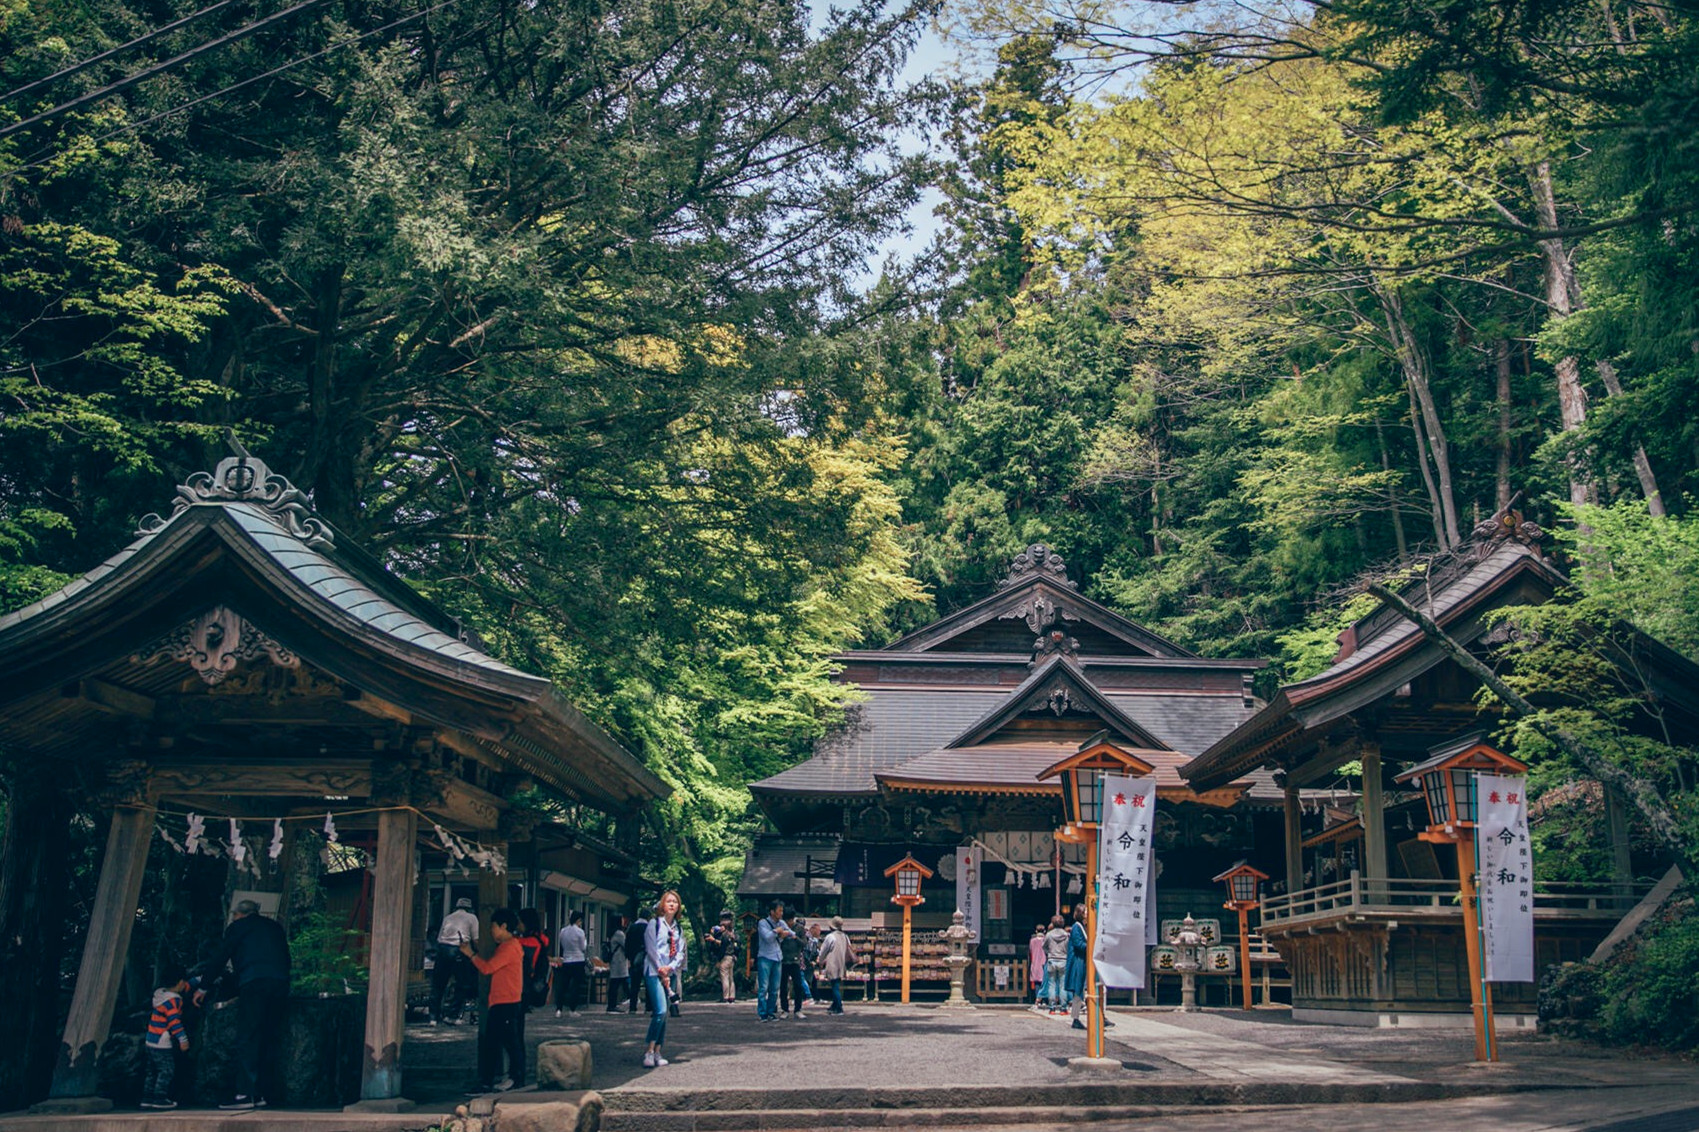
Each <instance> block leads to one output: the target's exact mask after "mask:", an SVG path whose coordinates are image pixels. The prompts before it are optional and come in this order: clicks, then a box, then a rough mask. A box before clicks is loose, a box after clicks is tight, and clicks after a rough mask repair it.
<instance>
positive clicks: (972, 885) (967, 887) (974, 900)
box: [956, 845, 985, 937]
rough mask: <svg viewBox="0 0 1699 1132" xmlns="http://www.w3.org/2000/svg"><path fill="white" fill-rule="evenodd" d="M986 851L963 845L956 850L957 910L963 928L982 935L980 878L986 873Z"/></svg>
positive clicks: (976, 934)
mask: <svg viewBox="0 0 1699 1132" xmlns="http://www.w3.org/2000/svg"><path fill="white" fill-rule="evenodd" d="M984 862H985V850H983V849H981V848H980V847H979V846H977V845H963V846H960V847H959V848H958V849H957V850H956V908H957V909H958V910H959V911H960V912H961V914H962V917H963V919H962V926H963V927H965V928H967V930H968V931H970V932H973V933H974V935H975V936H976V937H977V936H978V935H979V934H980V922H979V921H980V912H981V908H980V906H979V876H980V874H981V873H982V872H984V871H985V870H984Z"/></svg>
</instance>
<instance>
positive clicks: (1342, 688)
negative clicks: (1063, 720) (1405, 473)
mask: <svg viewBox="0 0 1699 1132" xmlns="http://www.w3.org/2000/svg"><path fill="white" fill-rule="evenodd" d="M1505 514H1506V513H1501V515H1500V516H1498V517H1495V519H1494V520H1492V521H1489V522H1488V523H1484V524H1482V530H1483V531H1486V530H1487V529H1488V528H1491V531H1492V533H1490V534H1483V535H1481V536H1478V539H1477V541H1475V542H1473V543H1471V544H1468V545H1466V546H1465V547H1463V548H1462V549H1461V550H1460V551H1459V552H1458V553H1457V554H1455V555H1453V556H1451V557H1450V558H1449V559H1447V560H1441V561H1440V562H1438V563H1436V565H1435V568H1434V570H1433V572H1432V573H1431V575H1430V576H1429V577H1427V578H1423V579H1419V580H1417V581H1415V582H1412V583H1410V584H1408V585H1406V586H1405V587H1404V590H1403V596H1404V597H1405V598H1406V600H1408V601H1410V602H1411V603H1412V604H1414V605H1416V606H1418V607H1420V608H1423V609H1424V610H1425V611H1426V612H1427V613H1428V615H1429V616H1431V617H1432V618H1433V619H1434V621H1435V622H1437V623H1438V624H1439V626H1440V627H1441V628H1443V629H1444V630H1445V631H1446V632H1447V633H1448V634H1449V635H1450V636H1451V637H1453V639H1455V640H1457V641H1458V642H1459V643H1461V644H1463V645H1465V646H1470V645H1476V644H1478V643H1482V642H1483V638H1485V637H1486V636H1487V634H1488V633H1489V631H1490V628H1491V627H1490V626H1489V625H1488V623H1487V618H1486V615H1487V614H1488V613H1490V612H1491V611H1492V610H1494V609H1497V608H1501V607H1504V606H1509V605H1518V604H1538V603H1541V602H1545V601H1549V600H1550V599H1551V598H1552V596H1553V595H1554V594H1555V593H1556V592H1557V591H1558V590H1559V589H1560V588H1561V587H1562V586H1564V585H1566V584H1567V579H1565V578H1564V576H1563V574H1562V573H1561V572H1560V571H1558V570H1557V569H1556V567H1554V566H1552V565H1551V564H1550V563H1549V562H1547V561H1546V560H1545V558H1544V557H1543V556H1542V555H1541V553H1540V552H1539V550H1538V549H1537V548H1536V547H1535V546H1533V545H1530V544H1531V543H1533V542H1535V541H1537V538H1538V535H1539V531H1538V528H1536V527H1533V526H1532V524H1525V523H1522V522H1521V519H1520V516H1519V515H1516V513H1515V512H1508V515H1509V516H1510V517H1512V518H1513V520H1514V521H1513V522H1510V523H1506V522H1504V518H1505ZM1530 528H1531V531H1532V534H1531V535H1529V534H1528V533H1527V531H1528V530H1529V529H1530ZM1639 640H1640V641H1641V644H1642V645H1643V649H1644V651H1645V653H1646V654H1647V656H1648V657H1649V658H1650V659H1652V660H1653V662H1654V665H1653V666H1654V667H1655V668H1657V669H1659V670H1661V671H1662V672H1663V673H1664V674H1665V675H1664V676H1662V677H1660V678H1659V679H1660V688H1659V691H1660V698H1661V701H1662V702H1665V703H1666V704H1668V705H1669V706H1671V707H1679V708H1680V709H1681V710H1683V711H1685V712H1687V713H1688V714H1689V715H1691V714H1692V713H1693V711H1694V709H1695V708H1696V707H1699V666H1696V665H1694V664H1693V663H1692V662H1691V661H1688V660H1687V659H1685V658H1683V657H1681V656H1679V655H1678V654H1676V653H1674V652H1673V651H1671V650H1670V649H1668V648H1666V647H1664V646H1663V645H1661V644H1659V643H1658V642H1656V641H1653V640H1651V639H1650V638H1647V637H1644V635H1640V636H1639ZM1340 645H1341V648H1340V652H1339V655H1338V657H1337V658H1336V659H1335V660H1334V662H1333V663H1332V664H1331V665H1329V666H1328V667H1327V668H1326V669H1325V670H1323V671H1322V672H1319V673H1317V674H1316V675H1314V676H1311V677H1309V678H1308V679H1305V680H1299V681H1296V682H1294V683H1291V684H1286V685H1283V686H1282V687H1281V688H1280V690H1279V691H1278V692H1277V693H1276V694H1275V696H1274V697H1273V698H1272V699H1271V700H1270V701H1269V702H1268V704H1267V705H1266V706H1264V707H1262V708H1261V709H1260V710H1259V711H1257V712H1256V713H1255V714H1254V715H1253V716H1251V718H1249V719H1247V720H1245V721H1244V722H1243V723H1241V724H1240V725H1239V726H1238V727H1236V728H1234V729H1233V730H1232V731H1231V732H1229V733H1228V734H1226V735H1223V736H1221V737H1220V738H1219V739H1218V740H1216V741H1215V742H1214V743H1213V744H1211V745H1210V747H1209V748H1208V749H1207V750H1205V751H1203V752H1202V753H1201V754H1200V755H1199V756H1198V757H1197V758H1195V759H1193V760H1192V761H1191V762H1190V763H1188V764H1186V765H1185V766H1184V767H1182V768H1181V771H1180V773H1181V774H1182V775H1183V776H1185V778H1186V779H1187V780H1189V781H1190V782H1191V783H1192V784H1193V785H1194V786H1196V787H1198V788H1199V789H1209V788H1211V787H1213V786H1217V785H1220V784H1222V783H1225V782H1229V781H1232V780H1233V779H1235V778H1237V777H1239V776H1241V775H1243V774H1246V773H1247V772H1249V771H1251V770H1254V769H1255V768H1258V767H1272V766H1286V767H1288V768H1292V767H1297V766H1298V764H1299V762H1300V761H1301V760H1302V758H1303V756H1304V755H1305V754H1306V753H1307V752H1310V751H1312V750H1314V749H1315V748H1316V747H1317V745H1318V743H1323V742H1324V740H1325V738H1326V736H1327V735H1328V734H1329V733H1330V732H1331V731H1333V730H1334V729H1335V728H1337V727H1339V726H1341V725H1342V723H1343V722H1344V721H1346V720H1347V717H1351V716H1353V715H1354V714H1355V713H1361V712H1367V711H1379V712H1380V713H1381V715H1382V716H1383V717H1384V719H1382V721H1381V723H1380V724H1379V731H1380V732H1381V733H1383V734H1385V735H1387V736H1389V737H1392V738H1399V737H1400V733H1401V732H1403V731H1408V732H1409V734H1410V744H1411V745H1413V746H1414V747H1416V748H1418V749H1420V750H1421V751H1423V752H1425V751H1426V750H1427V749H1428V748H1429V747H1431V746H1432V745H1433V744H1434V743H1436V742H1439V741H1441V740H1442V739H1444V738H1448V737H1451V736H1452V735H1455V734H1457V733H1460V732H1462V731H1464V730H1479V728H1480V726H1481V718H1480V716H1479V714H1478V709H1476V708H1475V706H1474V704H1473V702H1472V698H1471V697H1472V693H1473V689H1474V686H1475V682H1474V680H1473V678H1467V684H1466V687H1462V688H1461V689H1460V690H1458V691H1456V692H1455V693H1454V694H1453V695H1452V696H1451V697H1450V699H1452V700H1455V701H1456V702H1455V703H1447V704H1444V705H1435V706H1433V707H1430V708H1428V709H1426V710H1423V709H1420V708H1414V707H1412V708H1404V707H1401V706H1399V705H1400V702H1401V699H1400V698H1401V696H1407V694H1408V692H1407V690H1408V689H1409V688H1410V687H1411V685H1412V682H1414V681H1420V680H1423V679H1425V678H1428V677H1429V676H1430V674H1431V673H1433V672H1435V671H1436V670H1439V669H1441V668H1442V667H1443V666H1447V665H1450V663H1451V662H1450V660H1449V658H1447V657H1446V656H1445V654H1444V653H1443V652H1442V651H1441V650H1440V649H1439V648H1438V646H1436V645H1434V644H1433V643H1432V642H1430V641H1428V640H1427V639H1426V637H1425V636H1424V635H1423V633H1422V631H1421V629H1420V628H1419V627H1418V626H1416V625H1415V624H1413V623H1411V622H1410V621H1408V620H1406V619H1405V618H1403V617H1402V616H1400V615H1399V614H1398V613H1397V612H1396V611H1394V610H1392V609H1390V608H1388V607H1386V606H1384V605H1383V606H1382V607H1381V608H1379V609H1377V610H1376V611H1375V612H1373V613H1371V614H1369V615H1368V616H1367V617H1365V618H1363V619H1362V620H1360V621H1358V622H1357V623H1356V624H1355V625H1353V626H1352V627H1351V628H1350V629H1348V630H1346V632H1344V633H1342V634H1341V635H1340ZM1666 685H1667V686H1666ZM1683 689H1685V691H1683ZM1666 692H1667V693H1668V695H1667V696H1666V695H1664V693H1666ZM1676 701H1680V702H1679V703H1677V702H1676ZM1355 757H1356V756H1355V754H1354V753H1353V752H1352V750H1351V749H1350V748H1349V746H1348V745H1347V746H1340V747H1339V748H1338V749H1337V750H1336V751H1334V752H1333V753H1332V754H1331V755H1329V756H1328V757H1327V758H1320V757H1319V756H1318V761H1317V762H1315V763H1311V764H1307V768H1300V769H1307V770H1313V771H1314V772H1315V773H1313V774H1312V773H1307V772H1306V773H1303V774H1296V775H1295V777H1294V778H1293V780H1292V785H1295V786H1304V785H1308V784H1309V783H1310V782H1311V781H1312V780H1313V779H1314V778H1315V777H1316V774H1322V773H1327V772H1330V771H1331V769H1332V765H1331V764H1340V763H1343V762H1346V761H1349V760H1350V759H1352V758H1355ZM1322 763H1329V764H1330V765H1328V766H1323V765H1321V764H1322Z"/></svg>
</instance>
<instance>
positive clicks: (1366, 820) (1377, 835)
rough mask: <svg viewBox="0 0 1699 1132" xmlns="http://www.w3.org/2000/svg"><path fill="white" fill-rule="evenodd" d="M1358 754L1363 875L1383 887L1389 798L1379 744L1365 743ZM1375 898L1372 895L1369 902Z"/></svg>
mask: <svg viewBox="0 0 1699 1132" xmlns="http://www.w3.org/2000/svg"><path fill="white" fill-rule="evenodd" d="M1358 758H1359V759H1360V760H1361V761H1362V764H1363V878H1364V879H1365V880H1367V881H1368V882H1369V883H1370V885H1371V889H1372V891H1374V892H1376V893H1379V892H1381V891H1382V889H1383V887H1384V884H1385V881H1386V802H1385V799H1384V798H1383V797H1382V795H1381V765H1380V744H1379V743H1364V744H1363V745H1362V748H1361V753H1360V754H1359V755H1358ZM1374 902H1375V898H1374V897H1372V896H1371V897H1370V903H1374Z"/></svg>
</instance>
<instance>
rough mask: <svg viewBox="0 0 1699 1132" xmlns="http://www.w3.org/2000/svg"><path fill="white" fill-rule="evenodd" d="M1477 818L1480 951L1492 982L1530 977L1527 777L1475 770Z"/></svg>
mask: <svg viewBox="0 0 1699 1132" xmlns="http://www.w3.org/2000/svg"><path fill="white" fill-rule="evenodd" d="M1475 789H1476V790H1478V791H1479V799H1480V820H1479V821H1478V822H1477V823H1476V828H1475V860H1476V861H1477V862H1478V864H1479V866H1480V875H1481V882H1480V892H1479V899H1480V902H1481V926H1482V929H1483V943H1484V946H1483V948H1482V954H1483V955H1484V956H1485V958H1486V978H1487V981H1488V982H1490V983H1531V982H1534V981H1535V979H1534V858H1533V854H1532V852H1531V849H1530V846H1529V841H1528V780H1527V779H1525V778H1522V777H1506V776H1503V775H1497V774H1480V775H1477V776H1476V783H1475Z"/></svg>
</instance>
